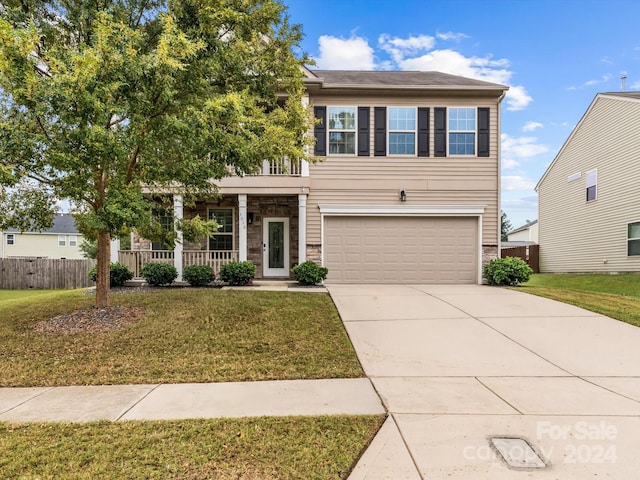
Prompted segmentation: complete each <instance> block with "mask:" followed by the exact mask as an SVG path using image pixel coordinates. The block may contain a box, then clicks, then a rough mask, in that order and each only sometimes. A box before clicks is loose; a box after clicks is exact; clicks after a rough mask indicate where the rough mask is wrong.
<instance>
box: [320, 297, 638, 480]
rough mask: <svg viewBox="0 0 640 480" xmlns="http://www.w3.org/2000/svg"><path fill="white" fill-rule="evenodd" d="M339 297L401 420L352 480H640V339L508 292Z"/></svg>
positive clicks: (393, 416)
mask: <svg viewBox="0 0 640 480" xmlns="http://www.w3.org/2000/svg"><path fill="white" fill-rule="evenodd" d="M328 288H329V291H330V293H331V296H332V298H333V300H334V302H335V304H336V306H337V308H338V311H339V312H340V315H341V316H342V319H343V321H344V324H345V327H346V329H347V332H348V333H349V335H350V337H351V340H352V342H353V344H354V346H355V349H356V351H357V353H358V356H359V358H360V361H361V362H362V365H363V367H364V370H365V372H366V373H367V375H368V376H369V378H370V379H371V381H372V383H373V385H374V387H375V389H376V390H377V391H378V393H379V395H380V396H381V398H382V400H383V402H384V404H385V406H386V408H387V409H388V411H389V413H390V416H389V419H388V420H387V422H386V423H385V425H384V426H383V428H382V429H381V431H380V433H379V434H378V436H377V437H376V438H375V440H374V442H373V443H372V444H371V446H370V447H369V449H368V450H367V452H366V453H365V455H364V456H363V457H362V459H361V460H360V462H359V463H358V465H357V466H356V469H355V470H354V472H353V474H352V475H351V477H350V480H363V479H367V480H373V479H393V480H401V479H429V480H437V479H447V480H457V479H473V480H482V479H491V480H501V479H509V480H511V479H514V478H516V479H517V478H527V479H562V480H570V479H580V480H584V479H587V478H589V479H590V478H598V479H603V478H615V479H631V478H639V475H640V473H638V472H640V455H638V451H639V450H640V328H637V327H633V326H631V325H627V324H625V323H622V322H618V321H616V320H612V319H610V318H607V317H604V316H602V315H598V314H595V313H592V312H588V311H586V310H582V309H580V308H577V307H573V306H570V305H565V304H562V303H559V302H555V301H552V300H548V299H544V298H540V297H536V296H533V295H528V294H525V293H521V292H514V291H511V290H506V289H501V288H495V287H486V286H479V285H460V286H443V285H439V286H429V285H413V286H400V285H330V286H329V287H328ZM493 437H500V438H504V439H505V440H493V441H492V440H491V439H492V438H493ZM522 440H524V441H525V442H526V443H525V442H522ZM527 444H529V445H530V447H529V446H528V445H527ZM500 451H501V452H503V454H500V453H499V452H500ZM505 457H506V459H505Z"/></svg>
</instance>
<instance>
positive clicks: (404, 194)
mask: <svg viewBox="0 0 640 480" xmlns="http://www.w3.org/2000/svg"><path fill="white" fill-rule="evenodd" d="M400 201H401V202H406V201H407V192H405V191H404V189H402V190H400Z"/></svg>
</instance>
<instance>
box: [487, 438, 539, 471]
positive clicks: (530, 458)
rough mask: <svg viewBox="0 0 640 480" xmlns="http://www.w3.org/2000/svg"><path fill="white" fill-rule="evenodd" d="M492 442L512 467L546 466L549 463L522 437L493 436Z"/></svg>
mask: <svg viewBox="0 0 640 480" xmlns="http://www.w3.org/2000/svg"><path fill="white" fill-rule="evenodd" d="M490 440H491V444H492V445H493V446H494V447H495V449H496V450H497V451H498V453H500V455H502V458H504V461H505V462H507V465H509V466H510V467H512V468H545V467H546V466H547V465H546V464H545V463H544V462H543V461H542V459H541V458H540V457H539V456H538V454H537V453H536V452H535V451H534V450H533V448H531V445H529V444H528V443H527V442H526V441H525V440H523V439H522V438H508V437H491V439H490Z"/></svg>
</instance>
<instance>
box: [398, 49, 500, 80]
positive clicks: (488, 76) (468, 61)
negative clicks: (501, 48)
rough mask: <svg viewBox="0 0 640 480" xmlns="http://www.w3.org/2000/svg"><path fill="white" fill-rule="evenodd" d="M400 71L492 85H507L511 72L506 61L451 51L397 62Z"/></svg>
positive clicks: (436, 52)
mask: <svg viewBox="0 0 640 480" xmlns="http://www.w3.org/2000/svg"><path fill="white" fill-rule="evenodd" d="M398 66H399V67H400V69H402V70H421V71H433V70H435V71H438V72H443V73H450V74H452V75H460V76H462V77H467V78H475V79H478V80H484V81H486V82H493V83H503V84H505V83H507V82H508V81H509V79H510V78H511V74H512V72H510V71H509V70H507V68H506V67H508V66H509V61H508V60H507V59H504V58H503V59H498V60H493V59H492V58H491V57H484V58H483V57H465V56H464V55H462V54H461V53H460V52H457V51H455V50H451V49H444V50H433V51H431V52H429V53H427V54H425V55H422V56H420V57H414V58H407V59H404V60H403V61H401V62H398Z"/></svg>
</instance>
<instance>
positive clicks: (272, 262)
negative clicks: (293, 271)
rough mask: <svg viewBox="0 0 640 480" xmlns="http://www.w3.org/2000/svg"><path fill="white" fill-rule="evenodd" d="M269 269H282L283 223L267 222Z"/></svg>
mask: <svg viewBox="0 0 640 480" xmlns="http://www.w3.org/2000/svg"><path fill="white" fill-rule="evenodd" d="M269 268H284V223H283V222H269Z"/></svg>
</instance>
